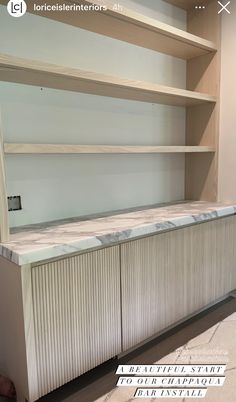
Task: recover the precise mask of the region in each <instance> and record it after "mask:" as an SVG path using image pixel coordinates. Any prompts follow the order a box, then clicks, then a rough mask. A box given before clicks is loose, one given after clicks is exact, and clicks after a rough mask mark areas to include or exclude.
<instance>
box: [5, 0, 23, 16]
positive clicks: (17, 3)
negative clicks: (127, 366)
mask: <svg viewBox="0 0 236 402" xmlns="http://www.w3.org/2000/svg"><path fill="white" fill-rule="evenodd" d="M26 10H27V4H26V2H25V1H24V0H10V1H9V2H8V3H7V11H8V13H9V14H10V15H11V16H12V17H16V18H18V17H22V16H23V15H24V14H25V13H26Z"/></svg>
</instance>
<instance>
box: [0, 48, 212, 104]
mask: <svg viewBox="0 0 236 402" xmlns="http://www.w3.org/2000/svg"><path fill="white" fill-rule="evenodd" d="M0 80H1V81H9V82H17V83H21V84H29V85H37V86H45V87H49V88H56V89H64V90H69V91H77V92H84V93H89V94H95V95H102V96H111V97H115V98H123V99H132V100H137V101H143V102H151V103H161V104H166V105H174V106H191V105H198V104H201V103H205V102H206V103H215V102H216V98H215V97H214V96H211V95H207V94H203V93H198V92H193V91H186V90H185V89H178V88H172V87H166V86H163V85H158V84H154V83H150V82H144V81H137V80H131V79H127V78H120V77H114V76H110V75H105V74H99V73H95V72H91V71H84V70H79V69H75V68H70V67H63V66H57V65H54V64H48V63H43V62H39V61H35V60H28V59H22V58H18V57H13V56H9V55H3V54H1V55H0Z"/></svg>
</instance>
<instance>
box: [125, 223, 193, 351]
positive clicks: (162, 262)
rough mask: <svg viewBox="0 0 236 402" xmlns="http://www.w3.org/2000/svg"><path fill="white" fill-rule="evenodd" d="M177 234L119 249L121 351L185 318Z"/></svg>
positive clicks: (181, 245) (181, 247) (180, 239)
mask: <svg viewBox="0 0 236 402" xmlns="http://www.w3.org/2000/svg"><path fill="white" fill-rule="evenodd" d="M183 258H184V242H183V232H182V231H181V230H177V231H173V232H168V233H164V234H159V235H156V236H152V237H147V238H145V239H141V240H136V241H132V242H130V243H126V244H123V245H122V246H121V277H122V328H123V348H124V350H127V349H129V348H130V347H132V346H134V345H136V344H138V343H139V342H142V341H144V340H146V339H147V338H149V337H150V336H152V335H154V334H156V333H158V332H159V331H161V330H162V329H164V328H166V327H168V325H170V324H172V323H173V322H174V321H177V320H179V319H181V318H183V317H184V315H185V292H184V278H185V273H184V264H183Z"/></svg>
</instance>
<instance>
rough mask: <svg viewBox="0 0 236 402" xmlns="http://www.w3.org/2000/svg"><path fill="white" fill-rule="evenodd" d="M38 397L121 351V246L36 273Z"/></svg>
mask: <svg viewBox="0 0 236 402" xmlns="http://www.w3.org/2000/svg"><path fill="white" fill-rule="evenodd" d="M32 287H33V304H34V323H35V345H36V355H37V372H38V383H39V394H40V395H44V394H46V393H48V392H50V391H51V390H53V389H55V388H57V387H59V386H60V385H62V384H64V383H66V382H68V381H70V380H72V379H73V378H75V377H77V376H79V375H81V374H82V373H84V372H86V371H88V370H90V369H91V368H93V367H95V366H97V365H99V364H100V363H102V362H104V361H106V360H108V359H110V358H111V357H113V356H116V355H117V354H118V353H120V352H121V329H120V320H121V317H120V264H119V247H118V246H115V247H110V248H107V249H103V250H99V251H94V252H90V253H86V254H82V255H79V256H75V257H70V258H66V259H64V260H58V261H55V262H49V263H47V264H43V265H40V266H36V267H33V268H32Z"/></svg>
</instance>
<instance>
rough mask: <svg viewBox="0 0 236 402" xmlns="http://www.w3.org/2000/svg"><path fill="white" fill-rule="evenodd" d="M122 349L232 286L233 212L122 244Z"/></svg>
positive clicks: (235, 273) (235, 269) (235, 284)
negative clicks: (212, 219)
mask: <svg viewBox="0 0 236 402" xmlns="http://www.w3.org/2000/svg"><path fill="white" fill-rule="evenodd" d="M121 278H122V329H123V349H124V350H127V349H129V348H131V347H133V346H135V345H137V344H138V343H140V342H142V341H144V340H146V339H147V338H149V337H151V336H153V335H155V334H157V333H158V332H160V331H162V330H164V329H166V328H167V327H168V326H170V325H173V324H175V323H177V322H178V321H180V320H182V319H184V318H186V317H188V316H190V315H192V314H194V313H196V312H197V311H199V310H201V309H203V308H204V307H206V306H207V305H209V304H211V303H214V302H215V301H217V300H218V299H219V298H221V297H223V296H224V295H227V294H228V293H229V292H230V291H232V290H233V289H235V288H236V217H235V216H231V217H227V218H222V219H217V220H214V221H211V222H206V223H201V224H198V225H194V226H189V227H186V228H182V229H178V230H174V231H171V232H166V233H163V234H158V235H155V236H151V237H147V238H144V239H140V240H136V241H131V242H129V243H125V244H123V245H122V246H121Z"/></svg>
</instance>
